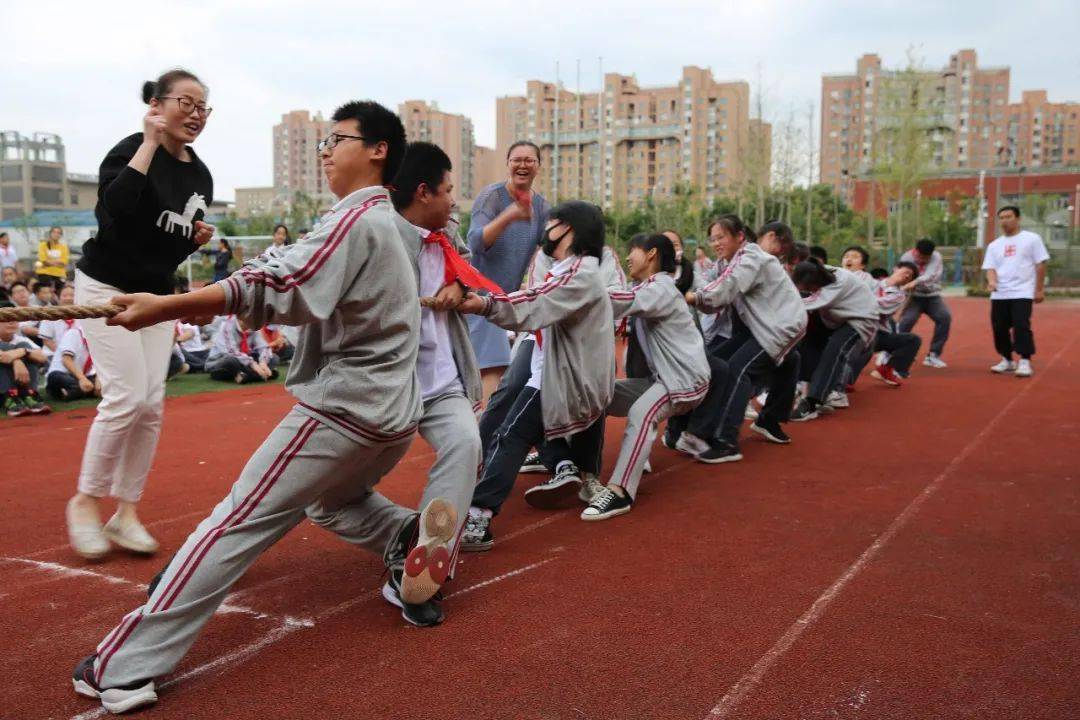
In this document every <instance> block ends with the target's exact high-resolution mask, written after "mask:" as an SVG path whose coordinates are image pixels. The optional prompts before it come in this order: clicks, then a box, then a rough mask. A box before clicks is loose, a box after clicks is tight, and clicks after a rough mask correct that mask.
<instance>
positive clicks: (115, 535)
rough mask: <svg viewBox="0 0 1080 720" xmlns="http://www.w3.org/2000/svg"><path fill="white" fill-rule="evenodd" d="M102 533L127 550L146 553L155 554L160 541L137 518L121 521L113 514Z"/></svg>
mask: <svg viewBox="0 0 1080 720" xmlns="http://www.w3.org/2000/svg"><path fill="white" fill-rule="evenodd" d="M102 533H103V534H104V535H105V537H106V538H108V539H109V540H111V541H112V542H114V543H116V544H117V545H119V546H120V547H122V548H124V549H125V550H131V551H132V552H137V553H143V554H146V555H153V554H154V553H156V552H157V550H158V541H157V540H155V539H154V537H153V536H152V535H151V534H150V533H148V532H146V528H144V527H143V526H142V524H141V523H140V522H138V521H137V520H136V521H134V522H128V523H121V522H120V520H119V519H118V518H117V517H116V516H115V515H113V516H112V517H111V518H109V522H107V523H105V527H104V528H103V529H102Z"/></svg>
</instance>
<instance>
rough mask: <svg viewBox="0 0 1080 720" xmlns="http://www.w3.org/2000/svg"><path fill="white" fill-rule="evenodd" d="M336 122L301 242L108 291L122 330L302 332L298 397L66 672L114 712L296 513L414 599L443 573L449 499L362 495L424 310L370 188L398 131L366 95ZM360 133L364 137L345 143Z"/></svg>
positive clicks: (381, 471) (404, 443)
mask: <svg viewBox="0 0 1080 720" xmlns="http://www.w3.org/2000/svg"><path fill="white" fill-rule="evenodd" d="M333 120H334V123H335V124H334V126H333V128H332V130H333V131H332V133H331V135H330V137H329V138H328V139H327V141H325V142H323V143H320V151H321V154H322V159H323V163H324V167H326V168H327V171H326V174H327V181H328V184H329V186H330V189H331V190H332V191H333V192H334V194H335V195H337V196H338V197H340V198H341V200H340V201H339V202H338V203H337V204H336V205H334V207H333V208H332V209H331V210H330V212H329V213H327V214H326V215H325V216H324V217H323V218H322V220H321V221H320V223H319V224H318V226H317V227H316V228H315V229H314V230H313V231H312V232H311V233H310V234H309V235H308V236H307V237H306V238H305V239H304V240H303V241H301V242H299V243H297V244H296V245H291V246H289V247H288V248H287V250H286V251H285V252H284V253H282V254H281V255H280V256H277V257H268V256H262V257H259V258H257V259H255V260H253V261H251V262H249V263H247V264H245V265H244V266H243V267H242V268H241V269H240V270H238V271H237V272H236V273H234V274H233V275H232V276H230V277H228V278H226V279H225V280H223V281H221V282H218V283H215V284H213V285H210V286H208V287H205V288H202V289H201V290H198V291H195V292H191V293H187V294H183V295H168V296H156V295H147V294H136V295H125V296H120V297H118V298H116V299H115V300H114V302H116V303H117V304H119V305H121V306H124V307H125V308H126V309H125V311H124V312H122V313H121V314H120V315H118V316H116V317H115V318H112V319H111V320H110V321H109V322H110V323H111V324H114V325H123V326H124V327H127V328H129V329H134V328H139V327H145V326H147V325H151V324H154V323H157V322H161V321H163V320H166V319H172V318H178V317H181V316H206V315H213V314H236V315H238V316H241V317H243V318H244V319H245V320H246V321H247V322H249V323H250V324H251V325H252V326H253V327H261V326H263V325H266V324H268V323H283V324H289V325H303V326H304V327H303V329H302V331H301V334H300V339H299V343H298V345H297V350H296V355H295V357H294V359H293V362H292V365H291V367H290V369H289V375H288V379H287V382H286V388H287V389H288V390H289V391H290V392H291V393H292V394H293V395H294V396H295V397H296V399H297V404H296V405H295V406H294V407H293V409H292V410H291V411H290V412H289V413H288V414H287V415H286V416H285V418H284V419H283V420H282V421H281V422H280V423H279V424H278V426H277V428H275V429H274V430H273V431H272V432H271V433H270V435H269V436H268V437H267V439H266V440H265V441H264V442H263V444H262V446H261V447H260V448H259V449H258V450H257V451H256V452H255V454H254V455H253V456H252V457H251V459H250V460H249V461H248V464H247V466H246V467H245V468H244V470H243V471H242V472H241V474H240V478H239V479H238V480H237V481H236V483H235V484H234V485H233V487H232V489H231V491H230V492H229V494H228V495H226V497H225V498H224V499H223V500H222V501H221V502H220V503H219V504H218V505H217V507H216V508H215V509H214V510H213V512H212V513H211V515H210V516H209V517H208V518H207V519H206V520H204V521H203V522H202V523H200V524H199V526H198V528H196V530H195V531H194V532H193V533H192V534H191V535H190V536H189V537H188V539H187V540H186V541H185V543H184V545H183V546H182V547H181V548H180V550H179V551H178V552H177V554H176V555H175V556H174V558H173V559H172V561H171V562H170V563H169V565H168V567H167V568H166V570H165V572H164V575H163V576H162V578H161V580H160V582H159V583H158V584H157V586H156V587H155V588H154V590H153V592H152V594H151V595H150V598H149V600H148V602H147V603H146V605H144V606H142V607H139V608H137V609H135V610H134V611H132V612H131V613H129V614H128V615H126V616H125V617H124V619H123V621H122V622H121V623H120V625H119V626H118V627H116V628H115V629H114V630H113V631H112V632H110V633H109V634H108V635H107V636H106V637H105V639H104V640H103V641H102V642H101V644H99V645H98V647H97V650H96V652H95V654H93V655H90V656H89V657H87V658H85V659H84V660H83V661H82V662H80V663H79V665H78V666H77V667H76V670H75V674H74V677H73V683H74V685H75V690H76V692H78V693H80V694H83V695H87V696H91V697H97V698H100V699H101V701H102V704H103V705H104V706H105V708H106V709H107V710H109V711H110V712H124V711H127V710H131V709H134V708H137V707H141V706H143V705H147V704H151V703H153V702H155V701H156V700H157V695H156V692H155V688H154V680H153V678H155V677H157V676H160V675H163V674H166V673H169V672H171V671H172V670H173V669H175V667H176V665H177V664H178V663H179V662H180V660H181V659H182V658H183V656H184V654H185V653H186V652H187V649H188V648H189V647H190V646H191V644H192V642H194V640H195V638H196V636H197V634H198V632H199V630H200V629H201V628H202V626H203V625H204V624H205V623H206V621H207V620H209V619H210V617H211V616H212V615H213V614H214V612H215V610H216V609H217V607H218V606H219V605H220V604H221V602H222V600H223V599H224V598H225V596H226V594H227V593H228V592H229V589H230V587H231V586H232V584H233V583H234V582H236V581H237V580H238V579H239V578H240V577H241V576H242V575H243V574H244V572H245V571H246V570H247V568H248V567H249V566H250V565H251V563H253V562H254V561H255V559H256V558H257V557H258V556H259V555H260V554H261V553H262V551H263V550H265V549H266V548H268V547H269V546H271V545H272V544H273V543H274V542H276V541H277V540H279V539H280V538H281V537H282V536H284V535H285V534H286V533H287V532H288V531H289V530H291V529H292V528H293V527H294V526H296V525H297V524H298V523H299V522H300V521H301V520H303V519H304V517H305V514H306V515H307V516H308V517H310V518H311V519H312V520H313V521H314V522H316V523H318V524H320V525H322V526H323V527H325V528H327V529H328V530H331V531H332V532H335V533H337V534H338V535H340V536H341V537H342V538H343V539H345V540H347V541H348V542H350V543H353V544H355V545H358V546H360V547H362V548H365V549H368V550H370V551H371V552H373V553H376V554H381V555H382V556H383V557H384V560H385V561H386V562H387V564H388V565H390V566H391V567H394V566H403V567H405V568H406V572H405V579H404V580H403V583H402V589H401V595H402V598H403V599H405V600H406V601H407V602H410V603H422V602H426V601H427V600H428V599H429V598H430V596H431V595H434V593H435V592H437V590H438V587H439V584H440V582H441V581H442V580H443V579H445V569H446V567H447V566H448V560H449V554H448V550H447V545H448V543H449V542H450V541H451V540H452V538H453V532H454V528H455V527H456V518H455V517H454V509H453V507H452V506H451V505H450V504H449V503H448V502H446V501H445V500H442V499H436V500H435V501H433V502H432V503H431V504H430V505H429V506H428V507H427V508H425V510H424V512H423V513H422V515H421V516H420V517H419V518H417V516H416V513H415V512H414V511H412V510H410V509H408V508H404V507H401V506H399V505H396V504H395V503H393V502H391V501H390V500H388V499H387V498H386V497H384V496H382V495H380V494H379V493H376V492H375V491H374V489H373V488H374V485H375V484H376V483H377V482H378V481H379V479H380V478H382V476H383V475H385V474H386V473H387V472H389V471H390V469H391V468H393V467H394V465H396V464H397V462H398V461H399V460H400V459H401V458H402V456H404V454H405V451H406V450H407V449H408V447H409V443H410V441H411V439H412V436H413V434H414V433H415V431H416V424H417V421H418V420H419V418H420V416H421V410H422V405H421V393H420V387H419V384H418V382H417V379H416V355H417V344H418V340H419V333H418V324H419V318H420V308H419V303H418V301H417V293H416V286H415V284H414V282H413V273H412V270H411V268H410V266H411V263H410V260H409V257H408V255H407V254H406V252H405V248H404V245H403V243H402V241H401V238H400V236H399V235H398V232H397V229H396V227H395V220H394V213H393V209H392V208H391V206H390V201H389V197H388V196H387V193H386V191H385V190H384V189H383V187H382V185H383V183H384V182H385V181H386V180H387V179H388V178H387V176H388V175H389V174H391V172H392V171H394V170H396V165H397V164H398V163H399V162H400V160H399V158H400V156H401V153H402V151H403V150H404V146H405V132H404V128H403V127H402V125H401V122H400V120H398V118H397V116H396V115H394V114H393V113H392V112H390V111H389V110H387V109H386V108H384V107H382V106H381V105H378V104H376V103H373V102H354V103H349V104H347V105H344V106H342V107H341V108H339V109H338V110H337V111H336V112H335V113H334V116H333ZM360 134H363V136H364V137H365V143H360V142H352V141H343V140H342V139H341V138H342V137H349V136H357V135H360ZM369 148H374V149H375V150H374V151H372V150H370V149H369ZM416 536H418V539H417V540H416V544H415V545H414V546H413V545H412V542H411V539H412V538H413V537H416ZM410 546H412V549H410ZM425 559H430V560H431V562H430V563H428V562H425ZM418 560H419V561H420V562H419V564H417V562H416V561H418ZM440 563H441V567H436V565H437V564H440Z"/></svg>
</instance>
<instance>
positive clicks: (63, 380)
mask: <svg viewBox="0 0 1080 720" xmlns="http://www.w3.org/2000/svg"><path fill="white" fill-rule="evenodd" d="M45 389H46V390H47V391H48V393H49V397H51V398H53V399H54V400H61V401H65V402H66V401H69V400H78V399H80V398H84V397H91V396H96V397H101V382H100V381H99V380H98V377H97V373H96V372H95V371H94V360H93V358H91V357H90V346H89V345H87V343H86V336H85V335H83V329H82V323H80V322H78V321H75V324H74V325H73V326H72V327H71V329H70V330H69V331H68V332H66V333H64V339H63V340H61V341H60V344H59V345H58V346H57V348H56V352H55V353H54V354H53V357H52V362H50V363H49V375H48V377H47V378H46V379H45Z"/></svg>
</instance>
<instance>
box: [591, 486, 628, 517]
mask: <svg viewBox="0 0 1080 720" xmlns="http://www.w3.org/2000/svg"><path fill="white" fill-rule="evenodd" d="M633 506H634V501H633V500H631V499H630V498H629V497H623V496H622V495H619V494H618V493H617V492H615V491H614V490H612V489H611V488H604V489H603V490H601V491H600V492H598V493H597V494H596V496H595V497H594V498H593V499H592V502H590V503H589V507H587V508H585V509H584V510H582V511H581V519H582V520H590V521H595V520H607V519H608V518H613V517H616V516H617V515H625V514H626V513H628V512H630V510H631V508H633Z"/></svg>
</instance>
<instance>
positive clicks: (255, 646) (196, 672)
mask: <svg viewBox="0 0 1080 720" xmlns="http://www.w3.org/2000/svg"><path fill="white" fill-rule="evenodd" d="M555 559H556V558H554V557H550V558H547V559H546V560H541V561H540V562H535V563H532V564H530V565H526V566H524V567H520V568H518V569H516V570H511V571H510V572H506V573H503V574H502V575H497V576H495V577H493V578H489V579H487V580H484V581H483V582H479V583H476V584H475V585H470V586H468V587H466V588H462V589H461V590H458V591H457V592H454V593H451V594H450V595H447V598H448V599H449V598H452V597H456V596H458V595H464V594H466V593H470V592H473V591H474V590H479V589H481V588H485V587H488V586H490V585H494V584H496V583H500V582H503V581H504V580H509V579H510V578H513V577H517V576H518V575H522V574H524V573H527V572H529V571H530V570H535V569H536V568H538V567H540V566H541V565H547V564H548V563H549V562H552V561H553V560H555ZM381 590H382V586H381V585H380V586H379V589H377V590H374V591H371V590H366V591H364V592H363V593H361V594H360V595H358V596H357V597H355V598H352V599H351V600H346V601H345V602H343V603H339V604H338V605H335V606H333V607H331V608H328V609H326V610H323V611H322V612H321V613H319V614H317V615H316V616H315V617H314V618H307V619H297V618H291V617H285V618H284V619H283V621H282V623H281V625H279V626H278V627H276V628H274V629H272V630H270V631H268V632H266V633H265V634H264V635H263V636H262V637H260V638H258V639H257V640H254V641H252V642H250V643H248V644H247V645H244V646H243V647H241V648H237V649H236V650H233V651H232V652H228V653H225V654H224V655H220V656H218V657H216V658H214V659H213V660H210V661H208V662H205V663H203V664H202V665H199V666H197V667H194V668H192V669H191V670H188V671H186V672H183V673H181V674H179V675H177V676H176V677H174V678H171V679H169V680H166V681H165V682H163V683H161V684H160V685H158V686H157V687H158V689H159V690H163V689H165V688H168V687H171V686H172V685H175V684H176V683H179V682H184V681H187V680H190V679H192V678H195V677H198V676H200V675H203V674H205V673H207V672H210V671H211V670H216V669H217V668H222V667H225V666H228V665H233V664H235V663H238V662H241V661H243V660H245V659H247V658H249V657H251V656H252V655H255V654H256V653H258V652H259V651H261V650H262V649H264V648H266V647H269V646H270V645H273V644H274V643H277V642H279V641H281V640H283V639H284V638H286V637H288V636H289V635H292V634H293V633H295V632H296V631H298V630H304V629H307V628H313V627H315V626H316V625H317V624H318V623H321V622H323V621H324V620H328V619H330V618H332V617H334V616H335V615H340V614H341V613H343V612H345V611H346V610H350V609H352V608H354V607H356V606H357V605H359V604H361V603H365V602H368V601H370V600H376V599H381V598H382V591H381ZM106 714H107V713H106V711H105V709H104V708H101V707H98V708H94V709H93V710H88V711H86V712H83V713H79V714H78V715H73V716H72V717H71V720H94V719H95V718H100V717H104V716H105V715H106Z"/></svg>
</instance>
